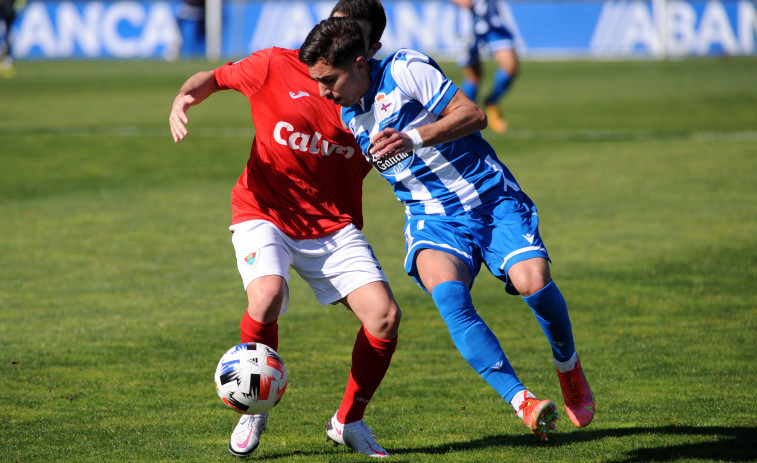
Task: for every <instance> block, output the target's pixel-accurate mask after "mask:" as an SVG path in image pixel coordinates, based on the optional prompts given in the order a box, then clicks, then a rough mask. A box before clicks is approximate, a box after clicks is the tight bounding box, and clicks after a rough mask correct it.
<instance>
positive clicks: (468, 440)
mask: <svg viewBox="0 0 757 463" xmlns="http://www.w3.org/2000/svg"><path fill="white" fill-rule="evenodd" d="M211 67H212V65H209V64H208V63H204V62H181V63H158V62H145V63H121V62H28V63H27V62H21V63H19V64H18V68H19V72H18V76H17V77H16V78H15V79H12V80H3V81H0V264H1V265H0V351H2V355H0V436H1V440H2V444H1V445H0V461H4V462H5V461H18V462H29V461H76V462H90V461H91V462H110V461H114V462H115V461H118V462H122V461H179V460H181V461H198V462H212V461H231V460H232V457H231V456H230V455H229V454H228V451H227V450H226V443H227V440H228V436H229V433H230V432H231V430H232V429H233V427H234V425H235V423H236V420H237V416H236V415H235V414H234V413H233V412H231V411H230V410H228V409H226V408H225V407H224V406H223V405H222V404H221V402H220V400H218V398H217V396H216V394H215V390H214V386H213V371H214V369H215V364H216V362H217V361H218V359H219V358H220V356H221V354H222V353H223V352H224V351H225V350H226V349H227V348H228V347H230V346H231V345H233V344H235V343H236V342H237V341H238V324H239V320H240V318H241V314H242V311H243V310H244V307H245V304H246V299H245V295H244V292H243V291H242V288H241V282H240V280H239V276H238V274H237V272H236V268H235V265H234V256H233V249H232V246H231V242H230V236H229V232H228V231H227V226H228V222H229V219H230V207H229V201H228V198H229V192H230V189H231V187H232V186H233V185H234V182H235V181H236V178H237V177H238V175H239V174H240V173H241V171H242V169H243V167H244V164H245V161H246V159H247V154H248V152H249V143H250V138H251V135H252V134H253V130H252V129H251V127H250V125H251V124H250V116H249V109H248V104H247V101H246V100H245V98H244V97H242V96H241V95H239V94H236V93H232V92H223V93H220V94H217V95H214V96H213V97H212V98H211V99H210V100H208V101H207V102H205V103H203V104H202V105H201V106H199V107H196V108H193V109H192V110H191V111H190V113H189V117H190V125H189V129H190V135H189V138H187V139H186V140H185V141H184V142H182V143H181V144H179V145H174V144H173V141H172V139H171V136H170V132H169V129H168V123H167V119H168V114H169V111H170V106H171V102H172V101H173V97H174V95H175V94H176V92H177V91H178V88H179V86H180V85H181V84H182V82H183V81H184V80H185V79H186V77H188V76H189V75H190V74H192V73H193V72H195V71H198V70H202V69H209V68H211ZM445 69H447V71H448V73H449V75H450V76H451V77H453V78H454V79H458V81H459V71H458V70H457V69H456V68H455V67H454V66H452V65H449V64H448V65H446V66H445ZM755 76H757V60H756V59H753V58H749V59H718V60H696V61H693V60H692V61H689V60H683V61H673V62H556V63H549V62H525V63H523V70H522V75H521V78H520V79H519V80H518V81H517V82H516V84H515V87H514V89H513V91H512V92H511V94H510V95H509V96H508V97H507V99H506V100H505V102H504V105H503V107H504V110H505V113H506V115H507V116H508V119H509V122H510V127H511V130H510V131H509V132H508V133H507V134H505V135H496V134H493V133H490V132H488V131H487V132H485V134H484V135H485V136H486V137H487V139H489V140H490V141H491V142H492V144H493V145H494V146H495V147H496V149H497V151H498V152H499V153H500V155H501V158H502V159H503V160H504V161H505V162H506V163H507V164H508V166H509V167H510V168H511V170H512V171H513V172H514V174H515V175H516V177H517V178H518V180H519V181H520V183H521V185H522V186H523V188H524V189H525V190H526V192H527V193H528V194H529V195H530V196H531V197H532V198H533V199H534V200H535V202H536V204H537V205H538V207H539V211H540V217H541V222H542V226H541V229H542V234H543V236H544V238H545V241H546V243H547V246H548V248H549V250H550V254H551V256H552V258H553V261H554V264H553V276H554V278H555V280H556V281H557V283H558V285H559V286H560V287H561V289H562V291H563V292H564V294H565V296H566V299H567V301H568V305H569V309H570V312H571V319H572V321H573V327H574V332H575V336H576V344H577V347H578V350H579V353H580V354H581V356H582V363H583V364H584V368H585V371H586V374H587V376H588V378H589V382H590V383H591V385H592V388H593V390H594V393H595V396H596V401H597V415H596V418H595V420H594V422H593V423H592V425H591V426H590V427H589V428H586V429H580V430H579V429H576V428H575V427H573V426H572V424H570V422H569V419H568V418H567V416H565V414H564V413H562V415H563V417H562V419H561V421H560V422H559V425H558V428H559V431H558V432H556V433H554V434H553V435H552V437H551V439H550V442H548V443H541V442H539V441H538V440H536V439H535V438H534V437H533V436H531V435H530V434H529V433H528V431H527V430H526V428H525V427H524V426H523V424H522V423H521V422H520V421H519V420H518V419H517V418H516V417H515V416H514V414H513V413H512V412H511V410H510V409H509V407H508V406H506V405H505V404H503V403H502V401H501V399H499V398H498V397H497V396H496V394H495V393H494V392H493V391H492V390H491V389H490V388H489V387H488V386H487V385H486V384H485V383H484V382H483V381H482V380H481V379H480V378H479V377H478V376H477V375H476V374H475V373H474V372H473V371H472V370H471V369H470V367H468V365H467V364H466V363H465V362H464V360H463V359H462V358H461V357H460V355H459V354H458V353H457V351H456V350H455V348H454V346H453V344H452V342H451V340H450V339H449V336H448V334H447V332H446V329H445V327H444V325H443V323H442V321H441V319H440V317H439V316H438V314H437V312H436V310H435V308H434V307H433V304H432V302H431V299H430V298H429V297H428V296H426V295H425V293H423V292H422V291H421V290H420V289H418V288H417V287H416V286H415V284H414V283H412V281H411V280H410V279H409V278H408V277H407V276H405V275H404V273H403V271H402V260H403V257H404V244H403V238H402V223H403V217H402V215H403V208H402V207H401V205H400V204H399V203H397V202H396V201H395V200H394V198H393V195H392V194H391V191H390V188H389V187H388V186H387V185H386V184H385V183H384V182H383V180H381V179H380V178H378V176H377V175H375V174H371V175H370V176H369V177H368V180H367V182H366V186H365V193H364V196H365V199H364V201H365V204H366V208H365V210H366V227H365V233H366V235H367V237H368V239H369V240H370V241H371V243H372V244H373V246H374V249H375V251H376V253H377V255H378V256H379V258H380V259H381V261H382V264H383V266H384V268H385V270H386V271H387V274H388V276H389V278H390V282H391V283H392V287H393V290H394V292H395V295H396V297H397V299H398V301H399V303H400V304H401V306H402V307H403V312H404V317H403V322H402V323H403V324H402V327H401V334H400V336H401V338H400V345H399V347H398V350H397V353H396V355H395V358H394V362H393V364H392V367H391V368H390V370H389V373H388V375H387V377H386V379H385V381H384V383H383V385H382V387H381V388H380V389H379V392H378V393H377V395H376V397H375V398H374V400H373V402H372V403H371V405H370V407H369V409H368V413H367V416H366V421H367V422H368V424H369V425H370V426H371V427H372V428H373V429H374V431H376V432H377V434H378V436H379V442H380V443H381V444H382V445H384V446H385V447H386V448H387V449H389V450H390V452H392V453H393V457H392V460H393V461H407V462H440V461H449V462H499V461H524V460H526V459H528V461H532V462H542V461H543V462H561V461H562V462H575V461H590V462H611V461H612V462H615V461H621V462H640V461H694V462H701V461H734V462H735V461H750V460H756V459H757V447H755V444H754V441H755V439H754V435H755V431H756V430H757V426H755V423H754V416H755V414H757V405H755V398H756V397H755V396H756V392H757V364H756V363H755V358H757V341H756V339H757V336H755V332H756V331H755V328H756V327H757V326H756V325H757V293H756V292H755V289H754V288H755V283H754V281H755V280H756V279H757V238H755V237H757V214H756V211H757V209H756V205H757V182H755V176H754V172H755V168H756V167H757V86H755ZM474 301H475V302H476V305H477V308H478V310H479V312H480V313H481V314H482V316H483V317H484V319H485V320H487V322H488V323H489V325H490V326H491V327H492V329H493V330H494V331H495V333H497V335H498V336H499V339H500V342H501V343H502V345H503V347H504V349H505V352H506V353H507V354H508V357H509V359H510V360H511V362H512V363H513V366H514V367H515V369H516V371H517V372H518V374H519V376H520V378H521V379H522V381H523V382H524V383H525V384H526V385H527V386H528V387H529V388H530V389H531V390H533V391H534V392H535V393H537V394H538V395H539V396H540V397H545V398H552V399H553V400H554V401H555V402H556V403H557V405H558V407H559V409H560V410H562V400H561V397H560V391H559V385H558V383H557V378H556V375H555V373H554V369H553V367H552V365H551V360H550V350H549V347H548V345H547V344H546V342H544V338H543V336H542V334H541V332H540V329H539V326H538V324H537V323H536V322H535V321H534V319H533V315H532V314H531V313H530V310H529V309H528V308H527V307H526V306H525V304H524V303H523V302H522V301H521V300H520V299H519V298H515V297H509V296H506V295H505V293H504V291H503V290H502V286H501V284H499V283H498V282H497V281H496V280H494V279H493V278H492V277H491V276H490V275H488V274H487V273H485V272H482V274H481V275H480V277H479V278H478V280H477V281H476V286H475V287H474ZM357 330H358V324H357V321H356V319H355V318H354V317H353V316H351V315H349V314H348V313H346V312H345V311H344V310H343V309H341V308H338V307H321V306H320V305H319V304H318V303H317V302H316V300H315V298H314V297H313V295H312V294H311V292H310V290H309V288H307V287H306V286H305V285H304V284H302V282H301V281H300V280H298V279H297V277H296V276H295V277H294V278H293V284H292V288H291V306H290V310H289V312H288V313H287V314H286V315H285V316H284V317H282V319H281V321H280V336H281V343H280V344H281V345H280V353H281V355H282V356H283V358H284V360H285V362H286V364H287V367H288V370H289V374H290V379H291V383H290V386H289V388H288V391H287V394H286V396H285V397H284V399H283V400H282V402H281V404H280V405H279V406H278V407H277V408H276V409H275V410H274V412H273V413H272V415H271V420H270V423H269V429H268V430H267V431H266V433H265V434H264V436H263V440H262V443H261V445H260V447H259V449H258V450H257V451H256V453H255V454H254V455H253V457H252V458H251V459H252V460H272V461H282V462H283V461H286V462H289V461H293V462H321V461H330V462H342V461H344V462H349V461H362V460H365V458H364V457H362V456H359V455H355V454H352V453H351V452H349V451H348V450H347V449H345V448H343V447H342V448H332V447H330V446H328V445H326V443H325V435H324V433H323V431H324V427H325V423H326V420H327V419H328V418H329V416H331V414H333V412H334V410H335V409H336V407H337V406H338V403H339V400H340V399H341V395H342V392H343V387H344V384H345V381H346V378H347V374H348V370H349V358H350V357H349V356H350V351H351V346H352V341H353V339H354V336H355V334H356V332H357Z"/></svg>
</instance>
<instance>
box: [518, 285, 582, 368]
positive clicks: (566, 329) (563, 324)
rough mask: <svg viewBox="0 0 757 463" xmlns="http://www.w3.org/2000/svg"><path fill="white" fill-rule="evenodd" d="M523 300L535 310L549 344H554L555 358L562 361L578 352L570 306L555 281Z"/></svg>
mask: <svg viewBox="0 0 757 463" xmlns="http://www.w3.org/2000/svg"><path fill="white" fill-rule="evenodd" d="M523 300H524V301H526V304H528V306H529V307H531V310H533V311H534V315H536V319H537V320H538V321H539V324H540V325H541V329H542V331H544V334H545V335H546V336H547V340H549V345H550V346H552V355H553V356H554V358H555V359H557V360H559V361H561V362H564V361H566V360H568V359H570V358H571V357H572V356H573V354H574V353H575V352H576V347H575V344H574V343H573V331H572V330H571V326H570V317H568V306H567V305H566V304H565V298H563V296H562V293H561V292H560V290H559V289H557V285H556V284H555V282H554V281H550V282H549V284H548V285H547V286H545V287H543V288H542V289H540V290H539V291H537V292H536V293H534V294H532V295H530V296H528V297H524V298H523Z"/></svg>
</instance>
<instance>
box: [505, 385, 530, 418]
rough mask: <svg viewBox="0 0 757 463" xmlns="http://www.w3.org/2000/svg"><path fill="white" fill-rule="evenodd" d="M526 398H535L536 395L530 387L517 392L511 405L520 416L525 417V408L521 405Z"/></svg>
mask: <svg viewBox="0 0 757 463" xmlns="http://www.w3.org/2000/svg"><path fill="white" fill-rule="evenodd" d="M524 393H525V394H524ZM526 398H531V399H535V398H536V396H535V395H533V394H532V393H531V391H529V390H528V389H523V390H522V391H518V392H516V393H515V396H514V397H513V400H511V401H510V406H511V407H513V410H515V413H517V414H518V417H519V418H523V410H521V409H520V406H521V405H522V404H523V402H524V401H525V400H526Z"/></svg>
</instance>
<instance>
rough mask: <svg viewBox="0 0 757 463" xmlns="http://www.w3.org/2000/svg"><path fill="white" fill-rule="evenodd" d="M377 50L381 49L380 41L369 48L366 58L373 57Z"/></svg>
mask: <svg viewBox="0 0 757 463" xmlns="http://www.w3.org/2000/svg"><path fill="white" fill-rule="evenodd" d="M379 50H381V42H376V43H374V44H373V46H372V47H371V48H370V50H368V58H373V56H374V55H375V54H376V53H377V52H378V51H379Z"/></svg>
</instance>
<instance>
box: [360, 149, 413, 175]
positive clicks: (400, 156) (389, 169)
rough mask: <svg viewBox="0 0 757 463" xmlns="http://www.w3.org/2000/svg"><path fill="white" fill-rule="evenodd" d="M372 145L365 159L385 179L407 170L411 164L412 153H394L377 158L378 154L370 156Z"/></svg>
mask: <svg viewBox="0 0 757 463" xmlns="http://www.w3.org/2000/svg"><path fill="white" fill-rule="evenodd" d="M372 149H373V143H371V145H370V146H369V147H368V154H367V155H366V158H367V159H368V162H370V163H371V164H372V165H373V167H375V168H376V170H377V171H378V172H379V173H380V174H381V175H383V176H385V177H393V176H395V175H397V174H399V173H400V172H402V171H403V170H405V169H407V168H408V167H409V166H410V164H412V163H413V157H414V152H413V151H410V152H404V153H396V154H392V155H385V156H382V157H378V154H370V153H371V150H372Z"/></svg>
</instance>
